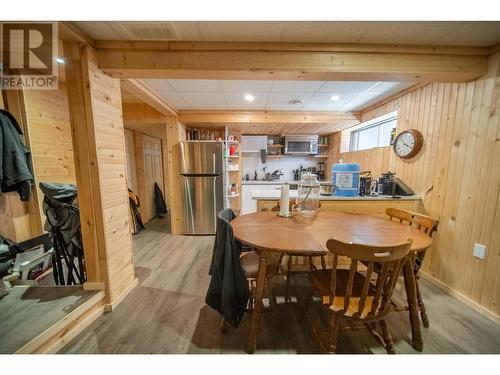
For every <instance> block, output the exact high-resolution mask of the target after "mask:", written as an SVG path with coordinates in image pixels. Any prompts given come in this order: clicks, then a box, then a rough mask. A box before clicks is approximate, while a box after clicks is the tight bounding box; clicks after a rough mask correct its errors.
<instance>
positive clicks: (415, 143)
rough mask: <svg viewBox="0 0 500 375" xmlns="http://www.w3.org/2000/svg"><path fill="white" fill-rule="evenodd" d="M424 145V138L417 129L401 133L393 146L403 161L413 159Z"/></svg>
mask: <svg viewBox="0 0 500 375" xmlns="http://www.w3.org/2000/svg"><path fill="white" fill-rule="evenodd" d="M423 144H424V136H423V135H422V133H420V132H419V131H418V130H417V129H409V130H405V131H402V132H401V133H399V134H398V135H397V137H396V139H395V140H394V144H393V146H392V148H393V150H394V153H395V154H396V155H397V156H399V157H400V158H402V159H411V158H412V157H414V156H415V155H417V154H418V153H419V151H420V150H421V149H422V145H423Z"/></svg>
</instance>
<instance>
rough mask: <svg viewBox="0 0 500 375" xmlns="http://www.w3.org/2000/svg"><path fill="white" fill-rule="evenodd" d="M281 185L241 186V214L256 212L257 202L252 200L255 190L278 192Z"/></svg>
mask: <svg viewBox="0 0 500 375" xmlns="http://www.w3.org/2000/svg"><path fill="white" fill-rule="evenodd" d="M280 188H281V185H278V184H262V185H242V187H241V191H242V193H241V194H242V196H243V200H242V203H241V213H242V215H244V214H250V213H252V212H257V201H256V200H255V199H253V198H252V193H253V192H254V191H256V190H260V191H262V190H269V191H275V190H277V189H278V190H279V189H280Z"/></svg>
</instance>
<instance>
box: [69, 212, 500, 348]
mask: <svg viewBox="0 0 500 375" xmlns="http://www.w3.org/2000/svg"><path fill="white" fill-rule="evenodd" d="M147 227H148V228H149V230H146V231H144V232H141V233H140V234H139V235H137V236H134V253H135V266H136V273H137V276H138V278H139V280H140V283H139V285H138V286H137V287H136V288H135V289H134V290H132V291H131V293H130V294H129V295H128V296H127V297H126V298H125V299H124V300H123V302H122V303H121V304H120V305H119V306H118V307H117V308H116V309H115V310H114V311H113V312H111V313H107V314H105V315H103V316H101V317H100V318H99V319H97V320H96V321H95V322H94V323H92V324H91V325H90V326H89V327H88V328H87V329H85V330H84V331H83V332H82V333H81V334H80V335H78V336H77V337H76V338H75V339H74V340H72V341H71V342H70V343H69V344H68V345H66V347H64V348H63V349H62V350H61V352H62V353H244V352H245V351H244V348H245V342H246V338H247V333H248V329H249V322H250V314H246V315H245V317H244V319H243V321H242V323H241V325H240V326H239V327H238V329H234V328H232V327H230V328H229V329H228V330H227V332H226V333H224V334H221V332H220V323H221V317H220V316H219V315H218V314H217V313H216V312H215V311H213V310H212V309H211V308H210V307H208V306H206V305H205V301H204V299H205V292H206V290H207V287H208V284H209V276H208V268H209V264H210V260H211V253H212V246H213V239H214V237H209V236H174V235H171V234H168V233H165V231H164V230H163V228H164V225H163V224H162V223H161V222H160V220H157V221H155V220H153V221H152V222H150V223H149V224H148V226H147ZM274 283H275V285H276V292H277V294H278V296H280V295H281V296H282V295H283V286H284V283H283V281H282V280H281V279H280V277H279V276H278V277H276V278H275V280H274ZM293 285H294V288H293V292H294V295H297V296H298V297H297V298H298V301H297V299H293V300H292V303H291V304H285V303H284V300H283V298H282V297H278V306H277V307H276V308H275V310H274V311H266V312H265V313H264V314H263V316H262V323H261V333H260V337H259V345H258V350H257V353H321V347H320V346H319V344H318V342H317V341H316V338H315V337H314V336H313V335H312V334H311V327H310V326H309V324H307V323H299V321H298V316H299V311H300V310H301V307H302V303H303V296H304V295H305V294H306V293H307V290H308V281H307V276H303V275H297V276H295V277H294V279H293ZM420 285H421V288H422V293H423V296H424V298H425V302H426V306H427V310H428V315H429V319H430V327H429V328H422V330H423V337H424V353H500V326H499V325H497V324H496V323H494V322H492V321H491V320H489V319H487V318H485V317H482V316H481V315H478V314H477V313H476V312H475V311H474V310H473V309H471V308H470V307H468V306H467V305H465V304H464V303H463V302H461V301H459V300H457V299H456V298H454V297H451V296H449V295H448V294H445V293H444V292H442V291H441V290H440V289H438V288H436V287H434V286H433V285H431V284H429V283H428V282H426V281H425V280H421V284H420ZM403 295H404V290H403V287H402V282H400V283H399V285H398V290H397V291H396V299H398V298H402V296H403ZM322 311H324V310H323V309H322V307H321V306H320V304H319V303H316V304H314V305H313V307H312V308H311V315H312V318H313V319H318V320H319V319H321V315H322V314H321V312H322ZM388 324H389V329H390V331H391V333H392V336H393V339H394V342H395V349H396V352H397V353H410V354H417V353H418V352H416V351H415V350H414V349H413V348H412V346H411V333H410V325H409V321H408V315H407V312H394V313H391V314H390V316H389V318H388ZM339 351H340V352H344V353H385V350H384V348H383V347H381V346H380V344H379V343H378V341H377V340H376V339H375V338H374V337H373V336H372V335H371V334H370V333H369V332H368V331H367V330H356V331H346V332H342V334H341V336H340V338H339Z"/></svg>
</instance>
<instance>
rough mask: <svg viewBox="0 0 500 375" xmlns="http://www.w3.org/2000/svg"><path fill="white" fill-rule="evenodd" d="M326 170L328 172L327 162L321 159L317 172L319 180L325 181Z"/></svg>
mask: <svg viewBox="0 0 500 375" xmlns="http://www.w3.org/2000/svg"><path fill="white" fill-rule="evenodd" d="M325 172H326V163H325V162H324V161H320V162H319V163H318V172H317V175H318V180H320V181H325V178H326V173H325Z"/></svg>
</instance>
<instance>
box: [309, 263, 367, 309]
mask: <svg viewBox="0 0 500 375" xmlns="http://www.w3.org/2000/svg"><path fill="white" fill-rule="evenodd" d="M331 275H332V270H329V269H326V270H323V269H320V270H315V271H313V272H311V273H310V274H309V279H310V281H311V284H312V286H313V288H314V289H315V290H316V291H318V293H320V294H321V296H322V297H323V303H324V304H327V305H330V309H332V310H333V311H335V312H340V311H344V310H347V311H346V313H345V314H343V315H344V316H346V317H353V315H354V314H356V313H357V312H358V307H359V302H360V296H361V292H362V289H363V283H364V282H365V276H364V275H362V274H360V273H359V272H356V273H355V274H354V282H353V287H352V293H351V298H350V301H349V306H348V308H347V309H345V308H344V295H345V289H346V285H347V280H348V277H349V270H347V269H337V281H336V284H335V289H336V291H335V298H334V301H333V303H330V301H329V295H330V282H331ZM374 294H375V287H374V286H373V284H370V286H369V287H368V297H367V298H366V301H365V306H364V308H363V311H362V313H361V314H360V315H359V316H355V317H358V318H365V317H366V316H367V315H369V313H370V310H371V308H372V302H373V296H374Z"/></svg>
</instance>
